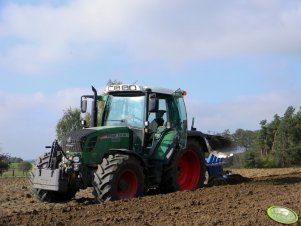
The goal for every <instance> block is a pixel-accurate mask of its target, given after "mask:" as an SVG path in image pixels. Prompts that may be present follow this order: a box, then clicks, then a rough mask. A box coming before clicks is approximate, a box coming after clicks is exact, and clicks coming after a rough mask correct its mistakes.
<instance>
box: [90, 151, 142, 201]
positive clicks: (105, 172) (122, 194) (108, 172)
mask: <svg viewBox="0 0 301 226" xmlns="http://www.w3.org/2000/svg"><path fill="white" fill-rule="evenodd" d="M93 187H94V190H93V195H94V196H95V199H96V202H98V203H102V202H105V201H109V200H111V201H113V200H120V199H129V198H133V197H139V196H142V195H143V193H144V173H143V168H142V166H141V165H140V162H139V161H138V160H137V159H136V158H134V157H132V156H129V155H122V154H115V155H109V156H108V157H107V158H104V159H103V161H102V163H101V164H100V165H98V169H97V171H96V172H95V173H94V181H93Z"/></svg>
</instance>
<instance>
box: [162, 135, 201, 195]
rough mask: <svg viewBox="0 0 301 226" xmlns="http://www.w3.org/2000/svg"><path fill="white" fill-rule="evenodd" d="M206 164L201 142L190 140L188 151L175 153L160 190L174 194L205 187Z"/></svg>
mask: <svg viewBox="0 0 301 226" xmlns="http://www.w3.org/2000/svg"><path fill="white" fill-rule="evenodd" d="M205 173H206V164H205V158H204V153H203V150H202V147H201V146H200V144H199V142H198V141H196V140H191V139H190V140H188V141H187V146H186V149H185V150H183V151H180V152H177V153H175V155H174V156H173V158H172V159H171V161H170V163H169V164H168V165H167V166H166V167H165V168H164V170H163V176H162V182H161V185H160V190H161V191H163V192H174V191H183V190H195V189H197V188H199V187H202V186H203V185H204V181H205Z"/></svg>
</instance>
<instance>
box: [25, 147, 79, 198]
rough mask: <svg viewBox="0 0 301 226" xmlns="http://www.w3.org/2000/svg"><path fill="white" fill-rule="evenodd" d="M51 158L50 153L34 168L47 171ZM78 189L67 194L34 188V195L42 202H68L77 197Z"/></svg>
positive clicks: (36, 163) (31, 179)
mask: <svg viewBox="0 0 301 226" xmlns="http://www.w3.org/2000/svg"><path fill="white" fill-rule="evenodd" d="M49 158H50V152H47V153H45V154H44V155H43V156H41V157H39V159H38V160H37V161H36V162H35V164H34V167H33V168H40V169H45V168H47V164H48V161H49ZM34 177H35V175H34V170H32V172H31V177H30V182H31V184H32V183H33V179H34ZM76 192H77V189H69V190H68V191H67V192H58V191H49V190H44V189H37V188H32V193H33V195H34V197H35V198H37V199H38V200H40V201H42V202H67V201H70V200H71V199H72V198H74V197H75V194H76Z"/></svg>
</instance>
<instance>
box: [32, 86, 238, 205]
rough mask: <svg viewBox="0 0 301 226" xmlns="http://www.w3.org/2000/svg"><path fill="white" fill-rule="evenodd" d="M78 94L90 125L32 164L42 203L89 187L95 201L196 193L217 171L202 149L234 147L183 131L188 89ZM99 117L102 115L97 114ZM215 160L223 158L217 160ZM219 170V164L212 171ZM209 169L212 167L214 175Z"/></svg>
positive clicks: (229, 149)
mask: <svg viewBox="0 0 301 226" xmlns="http://www.w3.org/2000/svg"><path fill="white" fill-rule="evenodd" d="M92 90H93V95H84V96H82V97H81V111H82V113H85V112H86V111H87V102H88V101H87V100H88V99H91V100H92V101H89V104H91V106H92V107H91V125H90V126H89V127H87V126H86V123H85V121H83V122H82V125H83V128H82V129H78V130H74V131H71V132H70V134H69V135H68V136H67V137H66V139H65V140H64V141H63V142H62V143H61V144H59V143H58V142H57V141H54V142H53V144H52V146H48V147H47V148H50V149H51V151H50V152H47V153H45V154H44V155H43V156H41V157H40V158H39V159H38V160H37V161H36V163H35V166H34V169H33V171H32V175H31V183H32V190H33V193H34V195H35V196H36V197H37V198H38V199H39V200H41V201H48V202H63V201H68V200H70V199H72V198H73V197H74V196H75V194H76V192H77V191H79V189H85V188H87V187H93V188H94V189H93V195H94V196H95V200H96V202H98V203H102V202H105V201H108V200H120V199H128V198H132V197H139V196H143V195H144V194H146V193H147V192H148V191H150V190H152V189H157V190H159V191H160V192H164V193H165V192H173V191H183V190H194V189H197V188H200V187H202V186H203V185H204V181H205V173H206V170H207V169H209V168H210V167H211V171H210V172H214V173H213V174H214V175H213V174H212V173H211V175H210V176H216V175H217V174H219V173H221V172H222V167H220V164H217V163H216V162H212V161H211V163H210V164H208V162H206V159H205V152H210V153H215V155H216V156H219V155H221V156H230V155H231V154H233V153H234V152H235V145H234V144H233V143H232V142H231V141H230V140H227V139H225V138H223V137H221V136H213V135H208V134H204V133H202V132H200V131H197V130H196V129H195V128H193V125H192V126H191V130H190V131H188V129H187V114H186V108H185V103H184V96H185V95H186V92H185V91H182V90H180V89H178V90H176V91H173V90H169V89H162V88H150V87H143V86H138V85H112V86H108V87H107V88H106V91H105V92H104V94H103V95H102V96H100V95H97V91H96V89H95V88H94V87H92ZM99 116H100V117H99ZM219 159H220V158H219ZM216 166H218V167H216ZM212 167H213V168H214V170H212Z"/></svg>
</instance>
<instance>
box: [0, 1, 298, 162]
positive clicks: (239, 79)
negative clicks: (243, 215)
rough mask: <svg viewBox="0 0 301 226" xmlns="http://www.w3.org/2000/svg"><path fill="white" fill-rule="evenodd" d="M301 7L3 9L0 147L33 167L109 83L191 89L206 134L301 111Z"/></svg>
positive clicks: (119, 4) (57, 4)
mask: <svg viewBox="0 0 301 226" xmlns="http://www.w3.org/2000/svg"><path fill="white" fill-rule="evenodd" d="M300 27H301V2H300V1H298V0H265V1H262V0H252V1H241V0H229V1H209V0H188V1H174V0H166V1H163V2H162V1H159V0H152V1H150V0H146V1H141V0H123V1H121V0H111V1H104V0H69V1H63V4H62V1H58V0H44V1H41V0H39V1H37V0H32V1H29V0H27V1H26V0H25V1H24V0H22V1H21V0H10V1H8V0H7V1H6V0H0V78H1V82H0V109H1V111H0V125H1V127H2V128H3V129H2V130H1V132H0V147H1V148H2V151H3V152H6V153H7V152H8V153H10V154H11V155H13V156H19V157H22V158H25V159H33V158H36V157H37V156H39V155H40V154H41V153H42V152H44V148H43V147H44V146H45V145H49V144H51V142H52V141H53V139H54V138H55V125H56V123H57V121H58V120H59V118H60V117H61V116H62V113H63V110H64V109H67V108H68V107H78V105H79V98H80V95H82V94H84V93H85V94H87V93H90V86H91V85H94V86H95V87H97V88H98V90H99V91H100V89H101V88H103V87H104V86H105V84H106V82H107V81H108V79H110V78H111V79H117V80H120V81H123V82H124V83H133V82H136V81H138V82H137V83H138V84H142V85H149V86H162V87H167V88H171V89H177V88H182V89H185V90H187V92H188V96H187V97H186V105H187V110H188V114H189V119H191V117H192V116H194V117H195V118H196V126H197V128H198V129H200V130H202V131H203V132H207V131H216V132H222V131H224V130H225V129H230V130H231V131H232V132H233V131H235V130H236V129H237V128H243V129H251V130H255V129H258V128H259V122H260V121H261V120H262V119H268V120H270V119H272V118H273V115H274V114H275V113H278V114H280V115H282V114H283V113H284V111H285V110H286V108H287V107H288V106H290V105H293V106H294V107H295V108H296V109H297V110H298V109H299V107H300V106H301V104H300V100H301V91H300V88H299V87H300V85H301V76H300V72H301V64H300V56H301V42H300V40H301V29H300Z"/></svg>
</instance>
